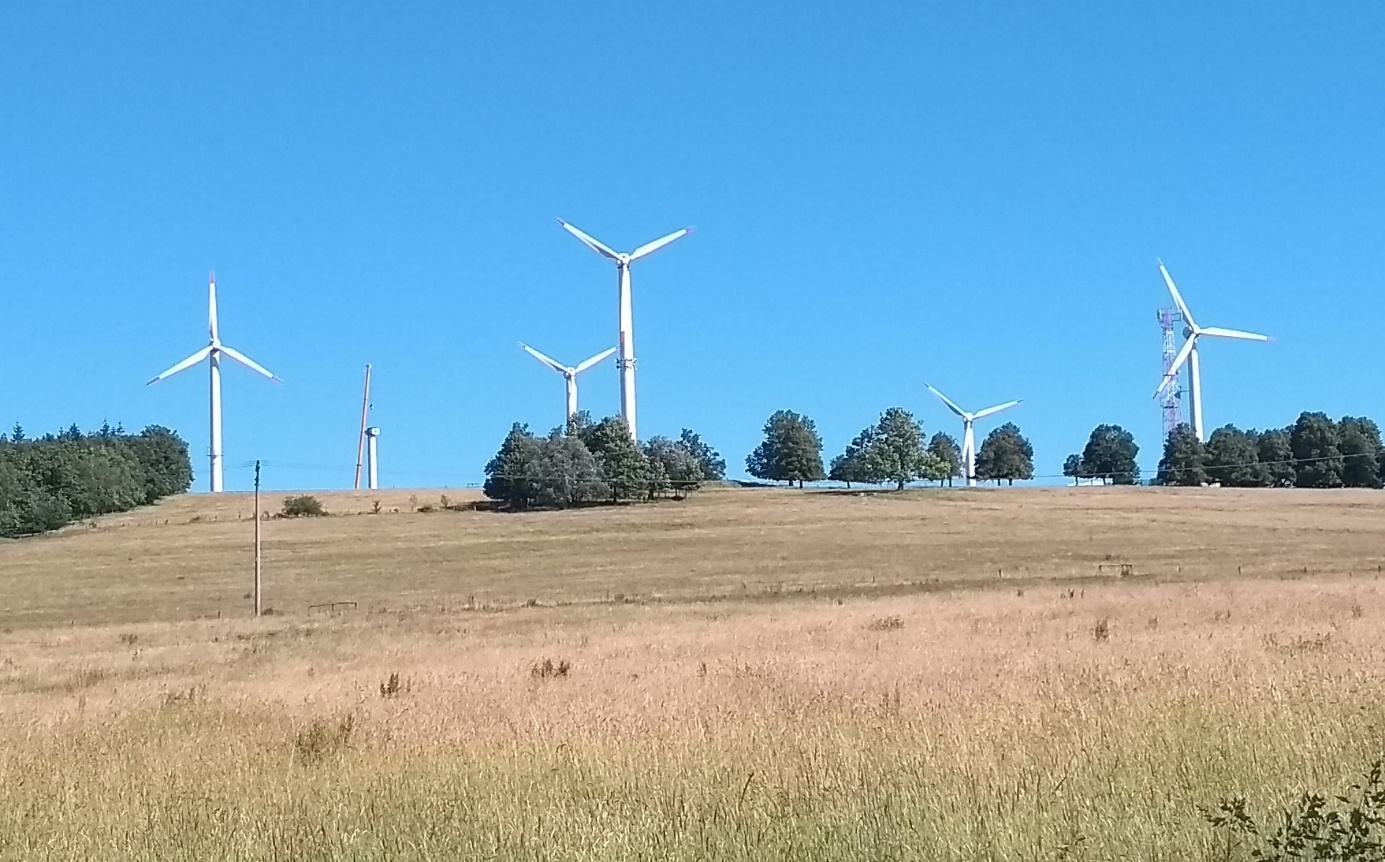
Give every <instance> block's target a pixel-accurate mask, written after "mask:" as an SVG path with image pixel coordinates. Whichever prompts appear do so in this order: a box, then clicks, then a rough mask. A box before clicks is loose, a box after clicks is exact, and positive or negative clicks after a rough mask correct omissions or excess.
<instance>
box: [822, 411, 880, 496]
mask: <svg viewBox="0 0 1385 862" xmlns="http://www.w3.org/2000/svg"><path fill="white" fill-rule="evenodd" d="M874 439H875V426H874V425H872V426H871V427H869V428H865V429H862V431H861V433H860V434H857V435H856V437H855V439H853V440H852V441H851V442H850V443H848V444H847V446H846V449H845V450H844V451H843V452H842V454H840V455H838V456H837V457H835V458H833V459H832V469H831V470H829V471H828V473H827V478H829V479H831V480H832V481H834V482H845V483H846V487H848V488H850V487H851V483H852V482H860V483H870V482H879V481H880V480H879V479H872V478H871V476H870V474H869V473H868V470H869V465H868V464H866V453H867V452H868V451H869V450H870V444H871V442H872V441H873V440H874Z"/></svg>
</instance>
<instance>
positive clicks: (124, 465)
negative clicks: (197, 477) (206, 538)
mask: <svg viewBox="0 0 1385 862" xmlns="http://www.w3.org/2000/svg"><path fill="white" fill-rule="evenodd" d="M191 485H192V461H191V459H190V458H189V457H188V445H187V443H185V442H184V441H183V440H182V438H180V437H179V436H178V435H177V434H175V433H174V432H172V431H170V430H169V429H167V428H164V427H162V426H159V425H151V426H149V427H148V428H145V429H144V430H143V431H141V432H140V433H138V434H127V433H126V432H125V431H124V429H123V428H120V427H119V426H117V427H115V428H112V427H110V426H109V425H103V426H102V427H101V429H100V430H99V431H96V432H94V433H91V434H83V433H82V432H81V431H80V430H79V429H78V428H77V426H76V425H73V426H71V427H69V428H68V429H67V430H65V431H61V432H59V433H57V434H45V435H44V436H42V437H39V438H34V439H31V438H30V437H28V435H26V434H25V433H24V429H23V428H21V427H20V426H19V425H16V426H15V427H14V429H13V430H12V431H11V432H10V433H9V434H0V537H6V538H13V537H17V536H28V535H33V534H35V533H43V532H47V531H49V530H56V529H58V528H59V527H62V526H64V525H66V524H70V523H72V522H73V521H78V520H81V519H83V518H90V517H95V516H96V515H106V514H110V513H113V512H124V511H127V510H129V509H133V508H134V507H136V506H142V505H146V504H148V503H153V502H155V501H157V500H159V499H161V498H163V497H167V496H170V495H173V494H181V493H183V492H184V491H186V490H187V489H188V488H189V487H191Z"/></svg>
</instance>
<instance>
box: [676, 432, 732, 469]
mask: <svg viewBox="0 0 1385 862" xmlns="http://www.w3.org/2000/svg"><path fill="white" fill-rule="evenodd" d="M675 445H676V446H677V447H678V448H679V449H682V450H683V451H684V452H686V453H688V454H689V455H691V456H692V457H693V459H694V460H696V461H697V466H698V469H699V471H700V472H701V473H702V478H703V479H705V480H706V481H708V482H720V481H721V480H722V479H725V478H726V459H725V458H723V457H721V453H719V452H717V450H715V449H713V448H712V447H711V446H708V445H707V444H706V443H704V442H702V438H701V437H699V436H698V435H697V433H696V432H694V431H693V430H692V429H690V428H684V429H683V433H682V434H680V435H679V436H678V442H677V443H676V444H675Z"/></svg>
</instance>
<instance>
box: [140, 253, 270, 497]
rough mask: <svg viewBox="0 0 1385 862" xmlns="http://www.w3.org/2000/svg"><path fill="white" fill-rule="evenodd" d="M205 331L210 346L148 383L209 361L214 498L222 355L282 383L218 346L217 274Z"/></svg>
mask: <svg viewBox="0 0 1385 862" xmlns="http://www.w3.org/2000/svg"><path fill="white" fill-rule="evenodd" d="M207 304H208V313H207V331H208V334H209V335H210V336H211V341H210V343H209V344H208V345H207V346H206V347H204V348H202V349H201V350H199V351H197V352H196V353H194V354H193V355H191V356H189V357H188V358H187V359H184V360H183V361H182V362H179V363H178V364H177V365H175V366H173V367H172V368H170V369H168V370H167V371H165V372H164V373H163V374H160V375H159V376H158V377H155V378H154V379H153V380H151V381H149V385H151V386H152V385H153V384H155V383H158V382H159V381H160V380H164V379H166V378H169V377H172V376H173V375H175V374H177V373H178V372H179V371H183V370H185V369H188V368H191V367H192V366H194V365H196V364H197V363H199V362H201V361H202V360H204V359H210V360H211V375H212V383H211V386H212V391H211V400H212V446H211V459H212V470H211V489H212V493H213V494H219V493H221V356H222V354H225V355H226V356H229V357H231V358H232V359H234V360H235V361H237V362H239V363H240V364H241V365H244V366H245V367H246V368H249V369H250V370H251V371H255V372H258V373H260V374H263V375H264V376H265V377H268V378H269V379H270V380H273V381H274V382H275V383H282V382H283V381H282V380H280V379H279V378H277V377H275V376H274V375H273V374H271V373H270V372H269V369H267V368H265V367H264V366H262V365H260V364H259V363H258V362H256V361H255V360H253V359H251V358H250V357H248V356H246V355H245V354H243V353H241V352H240V351H238V350H235V349H233V348H230V347H227V346H226V345H224V344H222V343H221V336H220V335H219V334H218V333H217V326H216V273H212V276H211V279H210V281H209V283H208V287H207Z"/></svg>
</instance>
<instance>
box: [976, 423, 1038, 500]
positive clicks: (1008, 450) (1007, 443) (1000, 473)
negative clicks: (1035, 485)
mask: <svg viewBox="0 0 1385 862" xmlns="http://www.w3.org/2000/svg"><path fill="white" fill-rule="evenodd" d="M976 478H978V479H983V480H990V479H994V480H995V482H996V484H997V485H998V484H1000V481H1001V480H1002V479H1004V480H1005V481H1007V482H1008V483H1010V484H1011V485H1013V484H1015V480H1016V479H1033V478H1034V447H1033V446H1032V445H1030V443H1029V441H1028V440H1027V439H1025V436H1024V435H1023V434H1021V433H1020V429H1019V426H1018V425H1016V424H1015V423H1013V422H1006V423H1005V424H1004V425H1002V426H1000V427H999V428H997V429H995V430H994V431H992V432H991V433H989V434H987V435H986V439H985V440H983V441H981V448H980V449H978V450H977V452H976Z"/></svg>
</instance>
